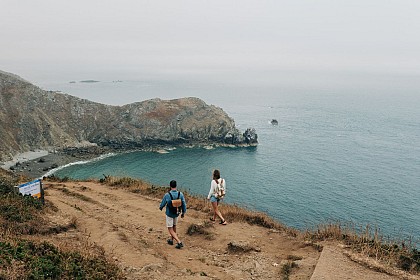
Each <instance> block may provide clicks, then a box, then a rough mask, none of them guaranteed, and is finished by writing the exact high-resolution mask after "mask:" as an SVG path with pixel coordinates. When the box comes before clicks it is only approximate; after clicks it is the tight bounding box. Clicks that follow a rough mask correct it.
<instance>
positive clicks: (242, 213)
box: [100, 176, 298, 236]
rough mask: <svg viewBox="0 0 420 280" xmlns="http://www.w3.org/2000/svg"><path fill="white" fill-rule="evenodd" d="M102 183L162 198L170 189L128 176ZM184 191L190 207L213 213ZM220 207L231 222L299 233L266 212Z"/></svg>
mask: <svg viewBox="0 0 420 280" xmlns="http://www.w3.org/2000/svg"><path fill="white" fill-rule="evenodd" d="M100 183H102V184H105V185H108V186H111V187H118V188H125V189H126V190H128V191H131V192H134V193H138V194H141V195H145V196H149V197H153V198H158V199H161V198H162V197H163V195H164V194H165V193H166V192H167V191H168V190H169V189H168V187H162V186H156V185H153V184H151V183H148V182H146V181H143V180H139V179H132V178H126V177H124V178H118V177H112V176H105V178H104V179H101V180H100ZM182 192H183V193H184V195H185V199H186V201H187V207H188V209H194V210H197V211H201V212H204V213H212V211H213V210H212V209H211V205H210V202H209V201H208V200H207V199H206V198H204V197H202V196H197V195H191V194H189V193H188V192H187V191H182ZM220 209H221V211H222V212H223V216H224V217H225V219H226V220H228V221H229V222H246V223H248V224H250V225H258V226H262V227H265V228H270V229H276V230H282V231H286V232H288V233H289V234H291V235H293V236H296V235H297V234H298V231H297V230H295V229H292V228H289V227H286V226H285V225H283V224H281V223H280V222H277V221H275V220H274V219H272V218H271V217H269V216H268V215H267V214H265V213H261V212H256V211H251V210H247V209H244V208H241V207H239V206H237V205H230V204H223V203H222V204H221V205H220Z"/></svg>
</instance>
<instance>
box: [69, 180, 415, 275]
mask: <svg viewBox="0 0 420 280" xmlns="http://www.w3.org/2000/svg"><path fill="white" fill-rule="evenodd" d="M64 180H68V178H64ZM100 182H101V183H103V184H107V185H109V186H112V187H119V188H125V189H127V190H128V191H131V192H134V193H140V194H143V195H147V196H151V197H155V198H161V197H162V196H163V194H164V193H165V192H166V191H167V189H166V188H164V187H160V186H156V185H153V184H150V183H148V182H146V181H144V180H139V179H133V178H127V177H112V176H104V178H103V179H101V180H100ZM184 192H185V191H184ZM185 193H186V196H187V198H188V205H189V208H192V209H195V210H199V211H203V212H210V211H211V210H210V208H208V207H206V203H207V201H206V199H205V198H203V197H201V196H197V195H192V194H189V193H188V192H185ZM223 215H224V216H225V217H226V218H227V219H228V220H229V221H234V222H246V223H248V224H251V225H258V226H262V227H265V228H269V229H272V230H278V231H280V230H281V231H285V232H287V233H288V234H290V235H291V236H297V235H300V234H303V235H304V238H305V239H306V240H307V242H310V243H311V244H313V246H315V247H317V248H319V250H322V245H319V242H322V241H339V242H343V244H344V245H345V246H347V247H348V248H349V249H351V251H352V252H354V253H358V254H360V255H363V256H366V257H368V258H370V259H373V260H374V261H375V262H377V263H378V264H379V265H376V267H377V269H378V270H382V271H384V272H389V271H390V270H392V269H397V270H402V271H406V272H409V273H412V274H418V273H419V272H420V251H419V250H418V249H417V247H416V245H417V244H415V243H414V242H412V241H411V240H405V239H404V240H396V239H395V238H394V239H391V238H388V239H386V238H385V237H384V236H382V235H381V234H380V232H379V231H378V229H375V228H371V227H370V226H369V225H367V226H365V227H364V228H363V227H362V228H356V226H355V225H341V224H340V223H331V224H322V225H319V226H318V227H316V228H314V229H307V230H306V231H304V232H301V231H298V230H297V229H294V228H290V227H287V226H285V225H283V224H281V223H280V222H278V221H276V220H274V219H272V218H271V217H269V216H268V215H266V214H265V213H261V212H255V211H252V210H249V209H246V208H244V207H243V206H239V205H223ZM208 226H209V225H202V226H200V227H198V226H193V227H192V228H190V229H189V230H188V231H189V232H191V234H196V233H199V234H204V235H205V236H207V238H210V239H211V235H210V234H209V233H208V232H207V231H206V228H207V227H208ZM366 265H368V266H371V265H372V264H369V263H366ZM286 271H288V269H287V270H286Z"/></svg>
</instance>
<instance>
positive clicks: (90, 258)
mask: <svg viewBox="0 0 420 280" xmlns="http://www.w3.org/2000/svg"><path fill="white" fill-rule="evenodd" d="M25 180H26V179H25V178H22V177H20V176H15V175H14V174H12V173H9V172H5V171H3V170H1V169H0V279H124V276H123V273H122V272H121V270H120V269H119V268H118V267H117V266H116V265H115V264H114V263H113V262H112V261H110V260H108V259H107V258H106V257H105V254H104V251H103V249H102V248H100V247H98V246H96V245H94V244H90V243H89V242H88V241H86V242H85V243H84V244H85V246H77V247H74V246H75V245H73V244H67V245H66V246H63V248H59V247H57V246H56V245H53V244H52V243H50V242H46V240H47V239H48V240H54V236H55V235H56V234H57V233H61V232H65V231H68V230H71V229H74V228H76V227H77V220H76V219H72V220H70V221H69V222H68V223H67V224H65V225H51V224H50V222H49V221H48V220H46V219H45V218H44V217H45V214H46V213H47V212H48V211H54V206H53V205H49V204H46V205H43V204H42V203H41V202H40V201H39V200H37V199H34V198H32V197H30V196H21V195H18V194H15V193H13V186H14V185H17V184H19V183H22V182H24V181H25Z"/></svg>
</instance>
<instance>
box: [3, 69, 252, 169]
mask: <svg viewBox="0 0 420 280" xmlns="http://www.w3.org/2000/svg"><path fill="white" fill-rule="evenodd" d="M0 104H1V105H2V106H0V128H1V129H2V131H3V132H2V137H1V138H0V161H5V160H8V159H10V158H11V157H12V156H13V155H15V154H17V153H22V152H25V151H30V150H36V149H41V150H55V149H63V148H69V147H83V146H92V145H94V146H102V147H110V148H112V149H142V148H151V147H152V148H153V147H158V146H162V145H171V146H177V145H213V144H214V145H236V146H247V145H256V144H257V143H258V141H257V134H256V133H255V130H254V129H247V130H246V131H245V132H244V133H241V132H240V131H239V130H238V129H237V128H236V127H235V122H234V120H233V119H232V118H230V117H229V116H228V115H227V113H226V112H224V111H223V110H222V109H221V108H219V107H216V106H213V105H207V104H206V103H205V102H204V101H202V100H200V99H199V98H194V97H190V98H180V99H174V100H161V99H158V98H156V99H151V100H146V101H143V102H136V103H132V104H127V105H124V106H111V105H105V104H100V103H96V102H92V101H89V100H86V99H80V98H77V97H74V96H70V95H68V94H63V93H58V92H54V91H45V90H42V89H40V88H39V87H37V86H34V85H32V84H31V83H29V82H27V81H25V80H23V79H22V78H20V77H18V76H16V75H13V74H10V73H6V72H2V71H0Z"/></svg>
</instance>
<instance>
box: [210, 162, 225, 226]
mask: <svg viewBox="0 0 420 280" xmlns="http://www.w3.org/2000/svg"><path fill="white" fill-rule="evenodd" d="M221 190H222V191H221ZM221 192H222V193H221ZM225 193H226V180H224V179H222V178H220V171H219V170H217V169H216V170H214V171H213V180H211V185H210V191H209V194H208V196H207V199H209V200H210V202H211V205H212V206H213V211H214V213H213V217H212V218H210V220H211V221H215V220H216V216H218V217H219V218H220V224H221V225H227V222H226V221H225V219H224V218H223V216H222V213H220V211H219V202H220V200H221V199H222V198H223V196H224V195H225Z"/></svg>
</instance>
